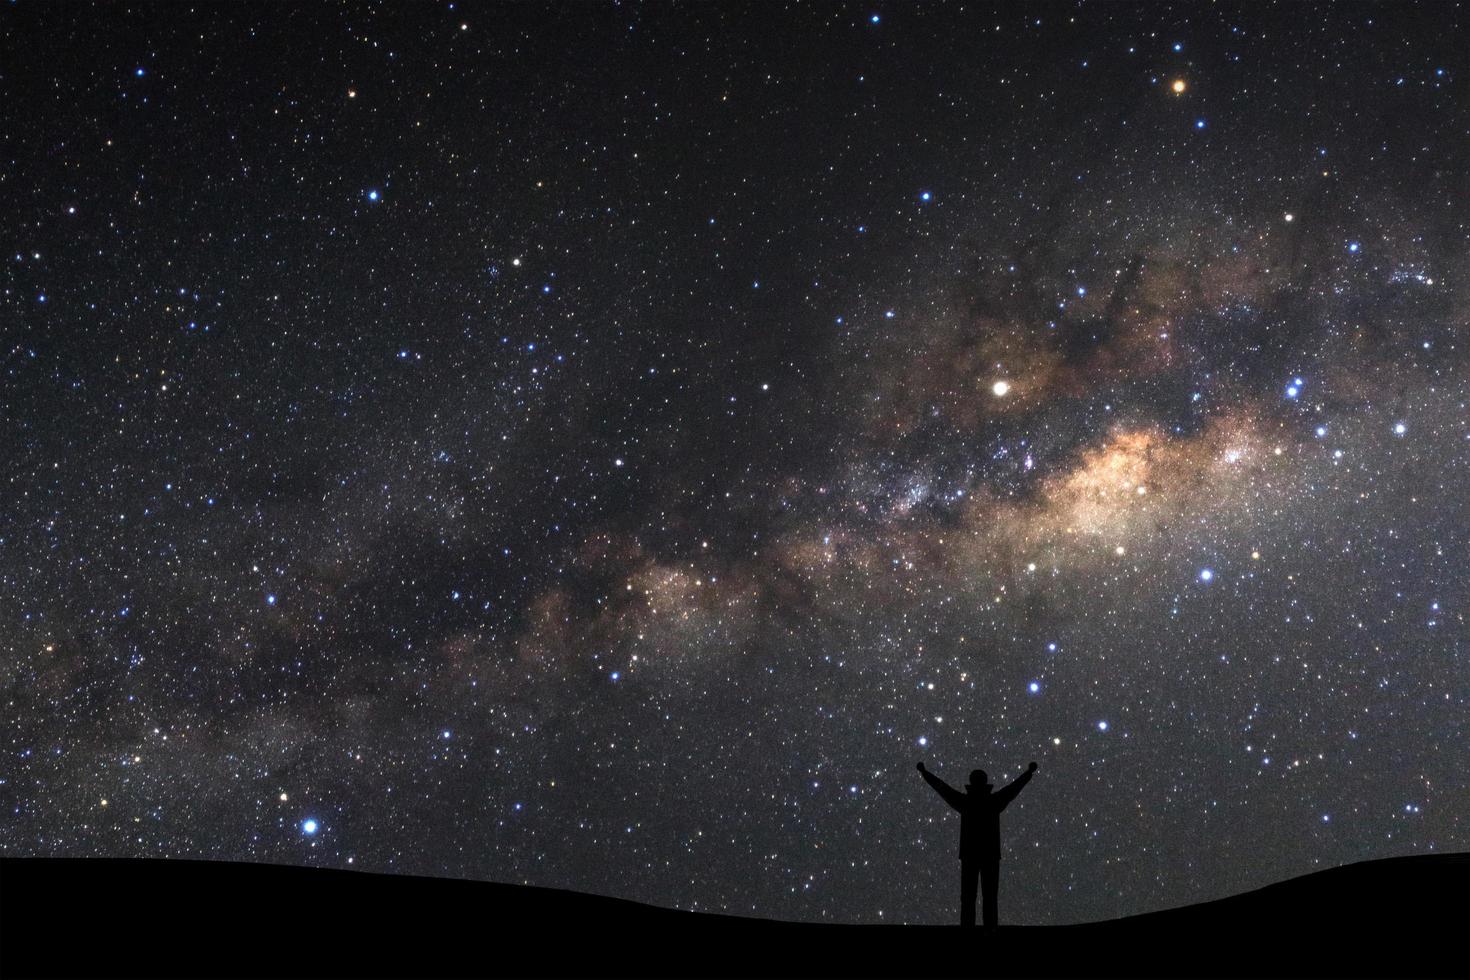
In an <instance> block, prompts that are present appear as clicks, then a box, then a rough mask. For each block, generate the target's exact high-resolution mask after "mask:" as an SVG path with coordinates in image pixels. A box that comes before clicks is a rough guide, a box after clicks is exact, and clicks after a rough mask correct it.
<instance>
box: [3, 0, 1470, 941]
mask: <svg viewBox="0 0 1470 980" xmlns="http://www.w3.org/2000/svg"><path fill="white" fill-rule="evenodd" d="M1464 16H1465V14H1464V11H1463V8H1462V7H1461V6H1459V5H1456V4H1448V3H1438V4H1423V5H1416V4H1396V5H1392V6H1359V5H1346V6H1341V5H1330V6H1323V7H1304V6H1301V5H1294V6H1291V7H1289V8H1280V9H1276V8H1270V7H1266V6H1257V5H1250V6H1242V7H1233V6H1231V7H1225V8H1222V7H1219V6H1211V7H1200V6H1193V5H1181V6H1168V5H1152V4H1151V5H1142V6H1137V7H1134V6H1126V5H1123V4H1081V5H1078V4H1068V5H1055V6H1052V5H1044V4H1027V5H1024V6H1014V7H1008V6H1005V5H1001V6H999V7H995V8H990V7H981V8H976V7H973V6H958V5H943V4H922V5H912V6H907V7H903V6H897V7H896V6H891V5H888V4H882V5H878V6H876V7H874V6H872V5H867V6H861V5H860V6H851V5H847V6H836V5H811V6H804V7H797V8H795V9H790V8H786V7H778V6H776V5H770V4H756V5H749V6H740V5H732V4H718V5H716V4H708V5H696V6H691V7H666V6H644V7H627V6H623V5H606V6H598V5H590V4H576V5H571V6H538V5H529V4H523V5H496V6H477V5H464V4H462V3H461V4H457V3H443V2H441V3H437V4H432V5H408V6H403V5H395V4H349V5H339V6H335V7H331V8H327V7H301V8H287V7H275V8H269V9H266V8H256V7H251V6H248V5H204V6H202V7H196V8H186V7H181V6H177V5H160V6H152V7H137V8H124V7H119V6H114V5H106V6H99V7H96V8H89V9H87V10H86V11H85V12H84V11H83V10H82V8H79V7H73V6H70V5H66V6H57V5H45V4H25V3H22V4H13V5H11V6H10V8H9V9H8V10H7V11H6V13H5V14H4V17H3V19H0V38H3V45H4V47H3V51H4V57H3V58H0V64H3V66H4V67H3V68H0V94H3V100H0V105H3V106H4V107H5V108H4V109H3V110H0V111H3V112H4V114H5V125H4V126H3V127H0V134H3V135H0V140H3V143H4V146H5V148H6V152H5V154H4V158H5V159H4V160H3V161H0V187H3V188H5V189H7V190H8V191H9V194H8V196H7V200H8V202H9V203H8V205H7V213H8V215H9V221H8V222H6V225H5V228H4V231H3V232H0V238H3V241H0V246H3V252H0V259H3V265H0V369H3V372H4V374H3V387H0V416H3V419H4V423H5V424H4V427H3V429H0V458H3V459H4V460H5V469H4V487H5V491H6V493H5V506H4V507H3V508H0V692H3V703H4V710H3V712H0V853H3V854H5V855H7V856H17V855H76V856H91V855H96V856H147V857H205V858H212V859H223V860H243V861H267V862H286V863H295V864H306V865H322V866H332V867H349V866H350V867H353V868H358V869H363V870H373V871H395V872H403V873H416V874H429V875H447V876H455V877H480V878H487V879H494V880H499V881H513V882H525V883H531V884H537V885H547V886H555V887H563V888H573V889H577V890H581V891H589V892H599V893H605V894H613V895H618V896H621V897H626V898H632V899H638V900H642V901H647V902H653V903H657V904H660V905H668V906H678V907H681V908H688V909H698V910H703V911H726V912H733V913H739V914H746V915H762V916H770V917H775V918H787V919H798V920H809V921H822V920H827V921H862V922H900V921H907V922H945V921H950V920H951V919H952V918H953V915H954V912H953V909H954V906H955V903H956V902H957V900H958V898H957V891H958V884H957V882H956V881H955V880H954V879H955V878H956V877H957V871H958V868H957V863H956V862H955V861H954V859H953V856H952V855H953V848H954V843H955V838H956V835H957V833H958V828H957V826H955V822H954V821H953V820H952V819H951V818H950V816H949V811H948V810H947V808H945V807H944V806H943V805H942V803H941V801H939V800H938V799H937V798H935V797H934V796H933V794H932V793H931V792H930V791H929V790H928V788H927V787H925V786H924V784H923V783H922V781H920V780H919V779H918V778H917V776H916V775H915V773H914V761H915V760H916V759H918V758H923V759H925V760H926V761H927V762H928V763H929V765H930V767H931V768H932V769H934V770H935V771H936V772H938V773H939V774H940V775H942V776H944V777H946V778H949V779H950V781H951V782H954V783H957V784H958V783H960V782H962V781H963V778H964V776H965V774H966V773H968V771H969V769H971V768H974V767H984V768H986V769H987V770H988V771H989V772H991V774H992V778H993V779H995V780H996V781H998V782H999V781H1003V780H1008V779H1010V778H1014V776H1015V775H1016V774H1017V773H1019V772H1020V771H1021V770H1023V769H1024V767H1025V765H1026V763H1027V762H1028V761H1030V760H1032V759H1035V760H1036V761H1038V762H1039V764H1040V772H1039V773H1038V775H1037V778H1036V779H1035V781H1034V782H1033V783H1032V784H1031V786H1030V787H1029V788H1028V789H1027V791H1026V793H1024V794H1023V795H1022V796H1021V797H1020V798H1019V799H1018V800H1017V802H1016V803H1015V804H1014V805H1013V806H1012V807H1011V808H1010V809H1009V810H1008V811H1007V813H1006V816H1005V819H1004V827H1003V829H1004V832H1005V835H1006V841H1007V845H1006V846H1007V850H1006V857H1005V865H1004V866H1005V868H1006V879H1005V880H1006V884H1005V886H1004V888H1003V891H1004V892H1005V895H1004V897H1003V899H1002V903H1003V905H1004V910H1003V914H1004V916H1005V918H1006V920H1007V921H1013V922H1023V923H1030V924H1043V923H1061V922H1074V921H1083V920H1090V919H1097V918H1105V917H1109V916H1114V915H1124V914H1131V913H1138V912H1144V911H1150V910H1154V909H1159V908H1164V907H1169V906H1174V905H1180V904H1185V903H1189V902H1196V901H1203V900H1208V899H1213V898H1218V897H1222V896H1225V895H1228V894H1231V893H1234V892H1237V891H1241V890H1244V889H1247V888H1252V887H1258V886H1261V885H1265V884H1268V883H1271V882H1273V881H1277V880H1280V879H1283V878H1286V877H1291V876H1294V875H1298V874H1302V873H1306V872H1308V871H1311V870H1315V869H1318V868H1322V867H1327V866H1331V865H1336V864H1341V863H1345V862H1349V861H1356V860H1363V859H1368V858H1375V857H1385V856H1390V855H1396V854H1405V853H1415V852H1426V851H1433V850H1463V849H1466V848H1467V847H1470V828H1467V826H1466V824H1465V822H1464V812H1465V804H1466V802H1467V799H1466V796H1465V788H1464V787H1465V784H1464V778H1463V773H1464V772H1466V771H1467V770H1470V739H1467V734H1470V732H1467V727H1466V721H1465V719H1466V717H1467V695H1470V669H1467V662H1466V657H1467V655H1470V646H1467V638H1466V630H1465V627H1466V623H1465V614H1466V609H1467V607H1470V587H1467V585H1466V583H1467V581H1470V578H1467V576H1466V575H1465V565H1466V561H1467V558H1470V497H1467V496H1466V493H1465V486H1466V484H1467V478H1470V472H1467V470H1470V465H1467V464H1470V359H1467V356H1466V354H1467V347H1466V344H1467V336H1466V331H1467V329H1470V292H1467V282H1470V227H1467V223H1466V215H1467V210H1466V193H1465V192H1466V188H1465V183H1464V175H1465V173H1466V172H1467V166H1470V160H1467V147H1470V139H1467V124H1466V101H1465V94H1464V90H1463V79H1462V77H1461V73H1460V70H1459V68H1458V67H1457V66H1459V65H1460V64H1462V62H1460V61H1459V60H1458V56H1459V54H1460V53H1462V52H1463V50H1464V49H1465V48H1466V32H1465V29H1464V24H1463V20H1464Z"/></svg>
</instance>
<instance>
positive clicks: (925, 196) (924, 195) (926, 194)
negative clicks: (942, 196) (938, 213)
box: [919, 191, 934, 201]
mask: <svg viewBox="0 0 1470 980" xmlns="http://www.w3.org/2000/svg"><path fill="white" fill-rule="evenodd" d="M933 196H934V195H933V194H931V193H929V192H928V191H924V192H923V193H922V194H920V195H919V200H921V201H927V200H929V199H930V198H931V197H933Z"/></svg>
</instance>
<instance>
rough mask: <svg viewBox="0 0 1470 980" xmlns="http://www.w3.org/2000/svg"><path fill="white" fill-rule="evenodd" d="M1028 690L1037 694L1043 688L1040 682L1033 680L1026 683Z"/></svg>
mask: <svg viewBox="0 0 1470 980" xmlns="http://www.w3.org/2000/svg"><path fill="white" fill-rule="evenodd" d="M1026 690H1028V691H1030V692H1031V693H1032V694H1035V693H1036V692H1037V691H1040V690H1041V685H1040V684H1038V683H1037V682H1036V681H1032V682H1031V683H1030V684H1027V685H1026Z"/></svg>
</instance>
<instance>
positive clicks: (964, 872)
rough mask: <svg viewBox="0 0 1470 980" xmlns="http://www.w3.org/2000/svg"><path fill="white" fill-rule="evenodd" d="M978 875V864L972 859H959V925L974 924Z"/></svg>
mask: <svg viewBox="0 0 1470 980" xmlns="http://www.w3.org/2000/svg"><path fill="white" fill-rule="evenodd" d="M979 875H980V862H979V861H977V860H975V859H974V858H961V859H960V925H962V926H973V925H974V924H975V883H976V882H975V879H976V878H978V877H979Z"/></svg>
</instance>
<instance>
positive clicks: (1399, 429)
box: [1393, 422, 1409, 436]
mask: <svg viewBox="0 0 1470 980" xmlns="http://www.w3.org/2000/svg"><path fill="white" fill-rule="evenodd" d="M1408 431H1409V427H1408V426H1407V425H1405V424H1404V423H1402V422H1397V423H1395V424H1394V427H1393V434H1394V435H1396V436H1401V435H1403V434H1404V433H1405V432H1408Z"/></svg>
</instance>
